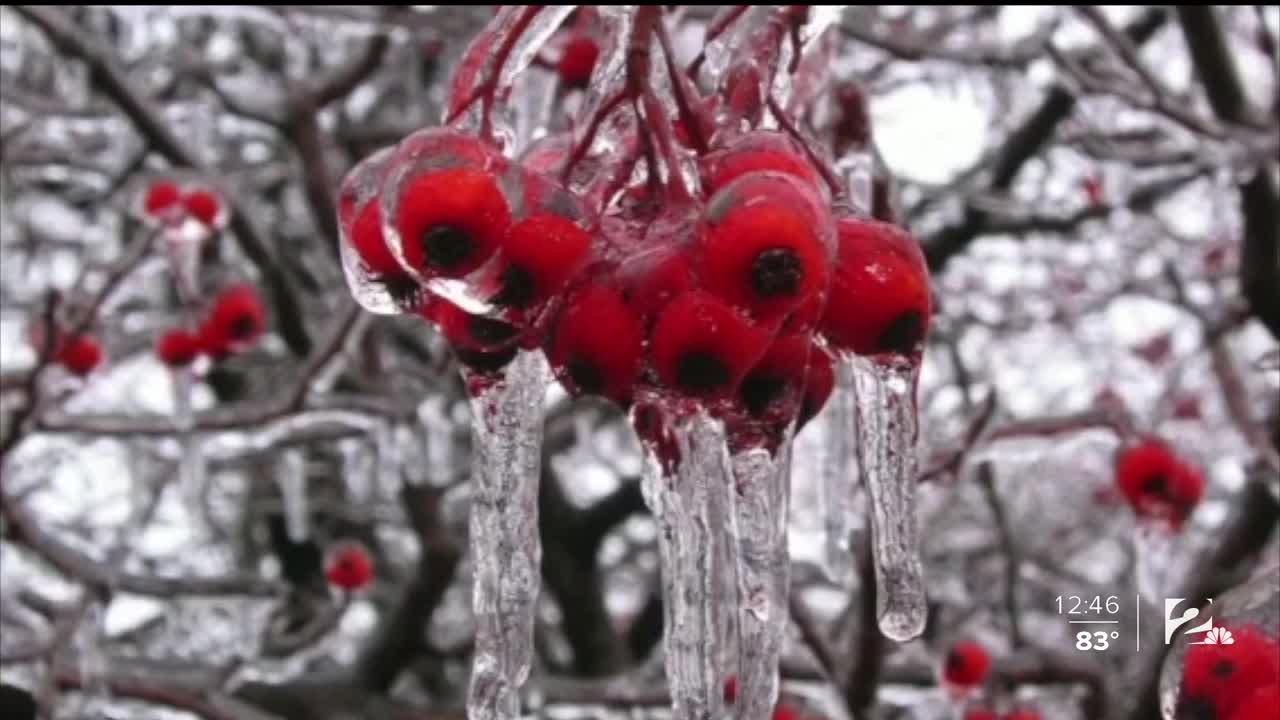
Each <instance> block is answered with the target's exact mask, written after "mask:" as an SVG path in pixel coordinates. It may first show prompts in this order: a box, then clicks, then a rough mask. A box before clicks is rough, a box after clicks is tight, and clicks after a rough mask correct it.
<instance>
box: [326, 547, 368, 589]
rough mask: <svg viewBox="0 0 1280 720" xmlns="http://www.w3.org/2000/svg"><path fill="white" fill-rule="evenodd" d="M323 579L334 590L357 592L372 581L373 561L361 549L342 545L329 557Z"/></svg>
mask: <svg viewBox="0 0 1280 720" xmlns="http://www.w3.org/2000/svg"><path fill="white" fill-rule="evenodd" d="M325 577H327V578H328V579H329V584H330V585H333V586H334V587H336V588H339V589H342V590H347V591H351V590H359V589H360V588H362V587H365V586H366V585H368V584H369V582H370V581H372V580H373V560H372V559H371V558H370V557H369V553H368V552H367V551H366V550H365V549H364V548H363V547H361V546H359V545H356V544H347V545H343V546H341V547H339V548H338V549H336V550H335V551H334V552H333V553H332V554H331V555H330V557H329V562H328V565H327V566H326V567H325Z"/></svg>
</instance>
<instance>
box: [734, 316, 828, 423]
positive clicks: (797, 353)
mask: <svg viewBox="0 0 1280 720" xmlns="http://www.w3.org/2000/svg"><path fill="white" fill-rule="evenodd" d="M810 346H811V344H810V342H809V338H808V337H805V336H803V335H786V336H782V337H778V338H776V339H775V340H774V341H773V343H772V344H771V345H770V346H769V349H768V350H766V351H765V353H764V356H763V357H761V358H760V362H758V363H756V364H755V367H753V368H751V371H750V372H748V373H747V375H746V377H744V378H743V379H742V386H741V387H739V388H738V397H739V399H741V400H742V404H743V406H744V407H746V409H747V412H748V413H750V414H751V415H752V416H754V417H757V418H758V417H762V416H764V415H765V414H766V413H769V414H775V413H776V414H777V415H778V416H779V419H784V418H789V417H790V416H791V415H793V414H794V413H795V412H796V411H798V410H799V402H800V397H801V394H802V391H803V389H804V381H805V376H804V372H803V371H801V372H796V369H797V368H805V367H807V366H808V364H809V349H810Z"/></svg>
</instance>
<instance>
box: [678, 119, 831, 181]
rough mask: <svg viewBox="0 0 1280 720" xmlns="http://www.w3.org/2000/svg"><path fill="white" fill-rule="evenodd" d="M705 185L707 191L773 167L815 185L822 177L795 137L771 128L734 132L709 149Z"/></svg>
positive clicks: (704, 163) (703, 165)
mask: <svg viewBox="0 0 1280 720" xmlns="http://www.w3.org/2000/svg"><path fill="white" fill-rule="evenodd" d="M700 170H701V173H702V187H703V190H704V191H705V192H706V193H707V195H712V194H714V193H715V192H716V191H717V190H719V189H720V188H722V187H724V186H725V185H728V184H729V183H731V182H733V181H734V180H737V179H738V178H740V177H742V176H743V175H746V174H748V173H752V172H757V171H762V170H763V171H773V172H780V173H784V174H787V175H792V176H794V177H797V178H799V179H801V180H803V181H804V182H805V183H806V184H807V185H809V186H811V187H813V188H814V189H821V188H822V187H823V185H822V179H821V177H820V176H819V175H818V172H817V171H816V170H814V168H813V164H812V163H810V162H809V159H808V158H807V157H806V156H805V154H804V149H803V148H801V147H800V146H799V145H797V144H796V142H795V140H792V139H791V138H790V137H788V136H786V135H783V134H781V133H778V132H774V131H771V130H756V131H753V132H749V133H743V134H741V135H737V136H734V137H733V138H732V139H730V140H728V141H726V143H725V144H724V146H723V147H720V148H717V149H716V150H714V151H713V152H711V153H708V154H707V155H706V156H705V157H704V158H703V159H702V160H701V164H700Z"/></svg>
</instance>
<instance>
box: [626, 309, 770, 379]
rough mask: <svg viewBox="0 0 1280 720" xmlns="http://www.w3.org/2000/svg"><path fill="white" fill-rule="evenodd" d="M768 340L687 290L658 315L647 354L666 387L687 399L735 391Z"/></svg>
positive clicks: (729, 311)
mask: <svg viewBox="0 0 1280 720" xmlns="http://www.w3.org/2000/svg"><path fill="white" fill-rule="evenodd" d="M769 339H770V334H769V333H768V332H767V331H765V330H763V329H761V328H758V327H756V326H754V325H752V324H751V323H750V322H748V321H747V320H746V319H745V318H744V317H742V316H741V315H740V314H738V313H737V312H736V311H735V310H734V309H733V308H732V307H730V306H729V305H728V304H727V303H725V302H724V301H723V300H721V299H719V298H717V297H716V296H714V295H711V294H709V293H706V292H703V291H701V290H691V291H688V292H685V293H684V294H682V295H680V296H679V297H677V298H676V299H674V300H672V301H671V302H670V303H669V304H668V305H667V306H666V308H664V309H663V310H662V312H661V313H660V314H659V315H658V319H657V321H656V322H655V323H654V327H653V333H652V335H651V336H650V350H651V352H652V356H653V366H654V370H655V371H656V373H657V376H658V379H659V381H661V382H662V383H663V384H665V385H666V386H667V387H669V388H671V389H673V390H676V391H679V392H681V393H684V394H685V395H690V396H698V397H707V396H721V395H730V394H732V393H733V392H734V391H735V390H736V389H737V388H738V386H739V385H740V384H741V382H742V378H743V376H745V375H746V374H747V371H748V370H750V369H751V366H752V365H754V364H755V363H756V361H757V360H758V359H759V358H760V356H761V355H763V354H764V351H765V350H766V349H767V348H768V343H769Z"/></svg>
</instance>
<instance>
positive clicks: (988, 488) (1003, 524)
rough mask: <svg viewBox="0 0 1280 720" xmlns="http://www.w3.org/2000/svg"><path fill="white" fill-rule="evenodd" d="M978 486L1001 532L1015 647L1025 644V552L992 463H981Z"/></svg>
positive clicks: (1006, 604) (1011, 639) (1011, 635)
mask: <svg viewBox="0 0 1280 720" xmlns="http://www.w3.org/2000/svg"><path fill="white" fill-rule="evenodd" d="M978 487H979V488H981V489H982V495H983V497H984V498H985V499H986V502H987V508H988V509H990V510H991V516H992V518H994V519H995V521H996V530H997V532H999V534H1000V546H1001V550H1002V551H1003V552H1004V560H1005V571H1004V603H1005V610H1006V611H1007V612H1008V614H1009V644H1010V645H1011V646H1013V647H1014V648H1015V649H1016V648H1020V647H1022V646H1023V645H1024V644H1025V642H1026V640H1025V639H1024V638H1023V636H1022V622H1021V620H1020V615H1021V613H1020V612H1019V609H1018V607H1019V606H1018V577H1019V576H1020V574H1021V569H1020V568H1021V565H1022V555H1021V552H1020V551H1019V549H1018V542H1017V539H1016V538H1014V536H1013V530H1012V529H1011V528H1010V527H1009V516H1008V514H1007V513H1005V509H1004V503H1002V502H1001V501H1000V494H999V493H998V492H997V491H996V485H995V471H994V470H993V469H992V467H991V463H990V462H984V463H982V464H981V465H979V466H978Z"/></svg>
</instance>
